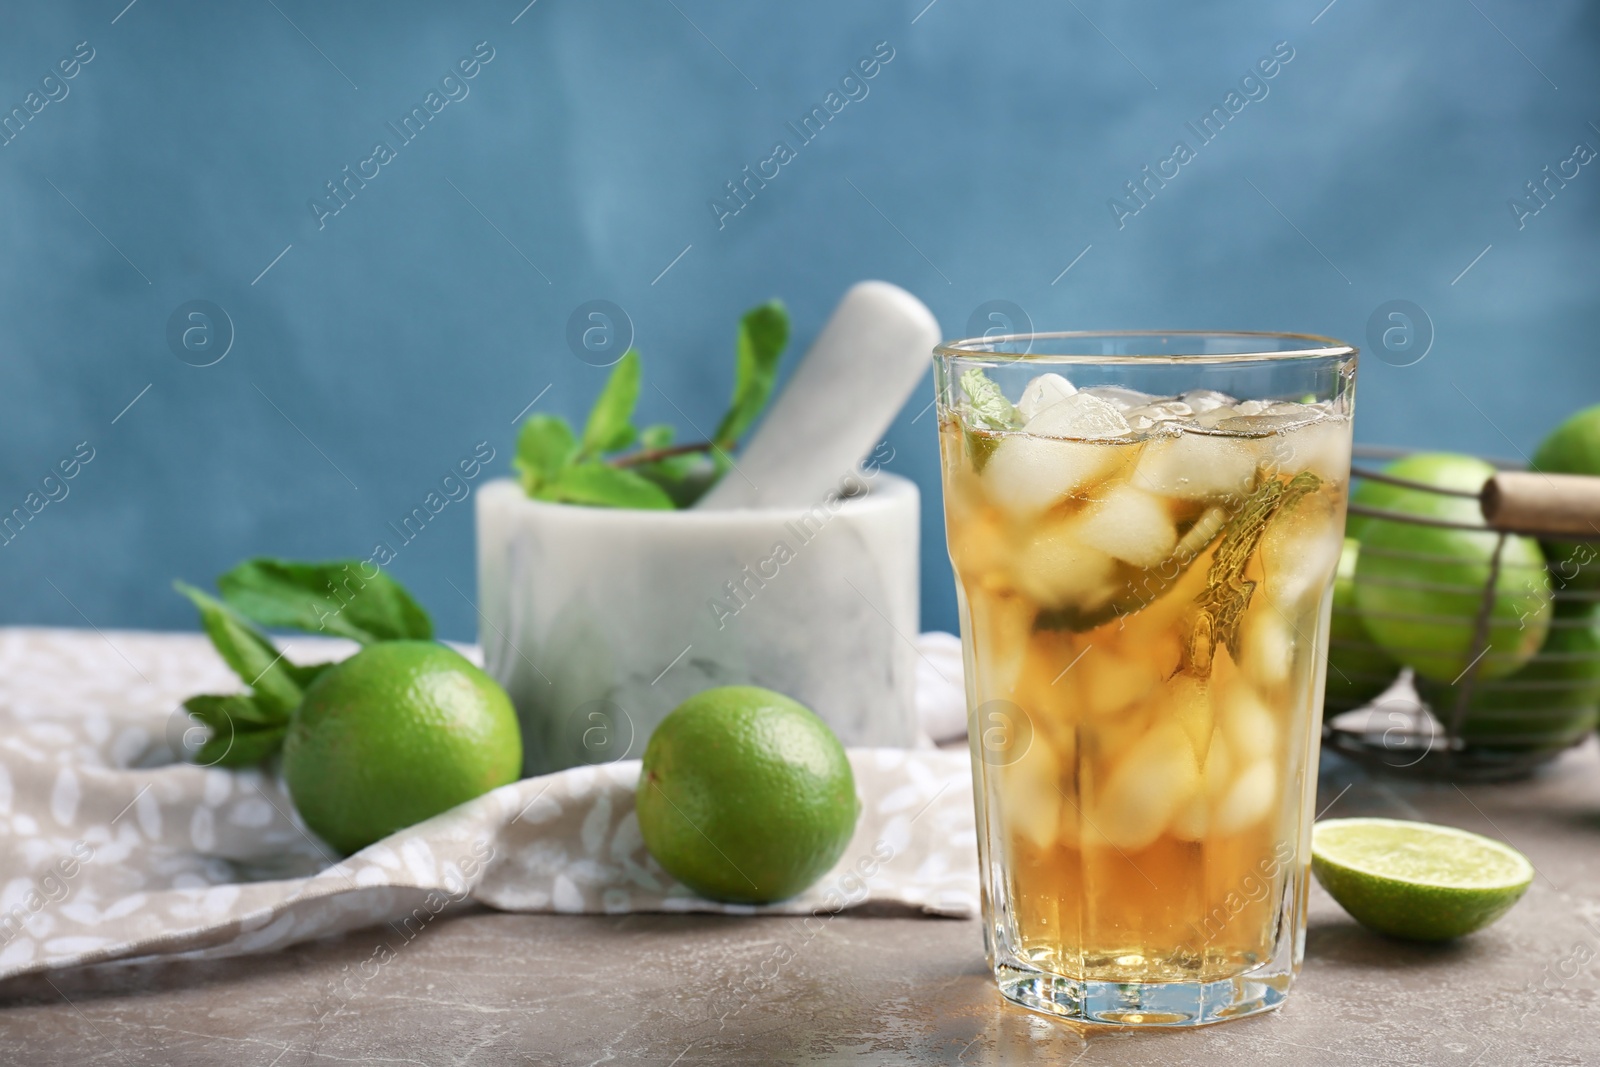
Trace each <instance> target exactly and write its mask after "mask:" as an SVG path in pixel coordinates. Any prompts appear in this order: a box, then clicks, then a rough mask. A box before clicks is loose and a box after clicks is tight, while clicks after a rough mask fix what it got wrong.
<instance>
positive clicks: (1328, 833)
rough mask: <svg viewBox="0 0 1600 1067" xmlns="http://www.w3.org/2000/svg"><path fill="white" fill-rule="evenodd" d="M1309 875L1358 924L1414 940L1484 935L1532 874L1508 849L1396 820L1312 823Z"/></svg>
mask: <svg viewBox="0 0 1600 1067" xmlns="http://www.w3.org/2000/svg"><path fill="white" fill-rule="evenodd" d="M1311 872H1312V873H1313V874H1314V875H1316V878H1317V881H1318V882H1320V883H1322V888H1324V889H1326V890H1327V891H1328V895H1329V896H1331V897H1333V899H1334V900H1336V901H1338V902H1339V905H1340V906H1341V907H1342V908H1344V910H1345V911H1347V912H1349V913H1350V915H1351V917H1352V918H1354V919H1355V920H1356V921H1357V922H1359V923H1360V924H1361V925H1363V926H1365V927H1367V928H1368V929H1371V930H1376V931H1377V932H1378V933H1381V934H1388V935H1389V936H1391V937H1401V938H1407V939H1409V940H1413V941H1444V940H1446V939H1448V938H1452V937H1461V936H1463V935H1465V934H1470V933H1472V932H1473V931H1475V930H1481V929H1483V928H1484V927H1485V926H1488V925H1489V924H1490V923H1492V922H1494V921H1495V920H1496V919H1498V918H1500V916H1502V915H1504V914H1505V913H1506V912H1507V911H1509V910H1510V909H1511V906H1512V905H1513V904H1515V903H1516V902H1517V901H1518V900H1520V899H1522V894H1523V893H1525V892H1527V890H1528V886H1529V885H1530V884H1532V882H1533V874H1534V871H1533V864H1531V863H1529V862H1528V860H1527V858H1526V857H1525V856H1523V854H1522V853H1520V852H1518V851H1517V850H1516V849H1514V848H1511V847H1510V846H1509V845H1503V844H1501V843H1500V842H1499V841H1494V840H1491V839H1489V838H1487V837H1483V836H1481V835H1479V834H1474V833H1469V832H1467V831H1466V830H1458V829H1456V828H1455V827H1452V826H1433V825H1430V824H1428V823H1420V822H1402V821H1400V820H1398V819H1328V820H1325V821H1323V822H1319V823H1317V825H1316V826H1315V827H1313V828H1312V831H1311Z"/></svg>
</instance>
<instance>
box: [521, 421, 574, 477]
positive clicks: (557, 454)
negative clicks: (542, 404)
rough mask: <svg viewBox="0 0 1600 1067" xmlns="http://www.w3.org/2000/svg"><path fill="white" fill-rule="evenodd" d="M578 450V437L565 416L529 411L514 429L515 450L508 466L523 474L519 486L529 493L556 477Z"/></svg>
mask: <svg viewBox="0 0 1600 1067" xmlns="http://www.w3.org/2000/svg"><path fill="white" fill-rule="evenodd" d="M577 454H578V439H577V438H576V437H574V436H573V434H572V427H571V426H568V425H567V420H566V419H563V418H561V417H560V416H557V415H530V416H529V417H528V418H527V419H526V420H524V421H523V423H522V429H521V430H519V431H518V432H517V454H516V456H515V457H513V458H512V460H511V466H512V467H514V468H515V469H516V471H517V474H518V475H520V476H521V478H522V488H523V490H524V491H525V492H526V493H527V494H528V495H529V496H532V495H533V494H534V493H535V492H537V491H538V489H539V487H540V486H543V485H545V484H547V483H549V482H552V481H555V479H556V478H558V477H560V475H561V472H562V471H563V470H565V469H566V468H567V465H568V464H570V463H571V462H572V459H573V457H574V456H576V455H577Z"/></svg>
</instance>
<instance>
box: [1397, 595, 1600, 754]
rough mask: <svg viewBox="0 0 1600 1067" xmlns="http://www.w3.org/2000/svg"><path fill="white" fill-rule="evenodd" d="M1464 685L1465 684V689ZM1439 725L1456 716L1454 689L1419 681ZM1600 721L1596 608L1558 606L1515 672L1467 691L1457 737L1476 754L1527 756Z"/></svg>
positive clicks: (1599, 615) (1599, 610) (1562, 743)
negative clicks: (1532, 652)
mask: <svg viewBox="0 0 1600 1067" xmlns="http://www.w3.org/2000/svg"><path fill="white" fill-rule="evenodd" d="M1463 684H1464V683H1463ZM1417 691H1418V693H1419V694H1420V695H1421V696H1422V699H1424V700H1426V701H1427V702H1428V705H1429V706H1430V707H1432V708H1433V711H1434V714H1435V715H1436V716H1437V717H1438V719H1439V720H1440V721H1441V722H1445V723H1449V722H1450V721H1451V716H1452V715H1453V714H1454V713H1455V708H1456V698H1457V690H1456V689H1455V687H1453V686H1448V685H1441V684H1439V683H1437V682H1430V681H1428V680H1427V679H1425V678H1419V679H1418V680H1417ZM1596 721H1600V607H1597V606H1596V605H1595V604H1593V603H1589V602H1585V601H1569V600H1558V601H1557V602H1556V609H1555V614H1554V616H1552V618H1551V620H1550V635H1549V636H1548V637H1546V638H1545V639H1544V645H1543V647H1541V648H1540V649H1539V654H1538V655H1537V656H1535V657H1534V658H1533V659H1532V660H1530V661H1529V662H1528V664H1527V666H1525V667H1523V668H1522V669H1521V670H1519V671H1517V672H1516V673H1515V674H1511V675H1507V676H1506V677H1505V678H1503V679H1500V680H1497V681H1478V682H1476V683H1474V685H1473V687H1472V693H1471V695H1470V696H1469V698H1468V703H1467V707H1466V711H1465V713H1464V714H1463V715H1462V718H1461V727H1460V736H1461V738H1462V740H1464V741H1466V742H1467V744H1469V745H1472V746H1474V747H1477V748H1496V749H1503V750H1506V751H1511V752H1527V751H1539V750H1547V749H1548V750H1554V749H1562V748H1566V747H1567V746H1568V745H1570V744H1573V743H1574V742H1576V741H1577V740H1578V739H1579V738H1581V737H1583V735H1584V734H1587V733H1588V732H1589V731H1590V730H1592V729H1594V726H1595V723H1596Z"/></svg>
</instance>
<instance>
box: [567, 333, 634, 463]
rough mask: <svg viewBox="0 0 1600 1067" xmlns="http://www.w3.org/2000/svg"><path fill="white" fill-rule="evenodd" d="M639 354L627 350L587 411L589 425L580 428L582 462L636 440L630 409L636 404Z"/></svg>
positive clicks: (625, 446) (632, 350)
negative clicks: (581, 429) (581, 432)
mask: <svg viewBox="0 0 1600 1067" xmlns="http://www.w3.org/2000/svg"><path fill="white" fill-rule="evenodd" d="M639 372H640V368H639V353H638V351H637V350H635V349H632V348H630V349H628V350H627V351H626V352H624V353H623V354H622V358H621V359H620V360H618V361H617V365H616V366H615V367H613V368H612V370H611V376H610V377H609V378H607V379H606V384H605V388H603V389H601V390H600V396H599V397H598V398H597V399H596V400H595V402H594V407H593V408H591V409H590V411H589V421H588V423H587V424H586V425H585V426H584V428H583V447H582V449H580V451H579V455H580V456H581V457H584V458H588V457H592V456H603V455H605V454H606V453H608V452H616V451H618V450H620V449H624V448H627V447H628V446H629V445H631V444H633V442H634V439H635V438H636V437H638V436H639V433H638V431H637V430H635V429H634V428H633V409H634V405H636V404H638V402H639V376H640V375H639Z"/></svg>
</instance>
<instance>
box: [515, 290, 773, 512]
mask: <svg viewBox="0 0 1600 1067" xmlns="http://www.w3.org/2000/svg"><path fill="white" fill-rule="evenodd" d="M788 341H789V315H788V312H787V311H785V309H784V306H783V304H782V302H780V301H777V300H772V301H768V302H767V303H765V304H762V305H760V306H759V307H755V308H751V309H750V310H749V311H747V312H745V314H744V316H743V317H742V318H741V319H740V320H739V332H738V336H737V339H736V341H735V345H734V380H733V397H732V399H731V400H730V401H729V405H728V410H727V413H726V414H724V415H723V416H722V420H721V421H720V422H718V424H717V429H716V432H715V433H714V434H712V437H711V439H710V440H708V441H694V442H691V443H687V444H674V443H673V441H674V439H675V438H676V436H677V435H676V431H675V430H674V429H673V427H671V426H669V425H665V424H657V425H652V426H646V427H644V428H643V429H639V428H636V427H635V426H634V424H633V412H634V408H635V407H636V406H637V405H638V401H639V388H640V383H641V380H642V369H641V362H640V359H639V353H638V352H637V351H636V350H634V349H631V348H630V349H629V350H628V351H627V352H626V353H624V355H623V357H622V358H621V359H620V360H618V361H617V364H616V367H615V368H614V369H613V370H612V372H611V376H610V377H609V378H608V379H607V380H606V384H605V386H604V387H603V388H602V389H601V390H600V396H599V397H598V398H597V399H596V400H595V403H594V407H593V408H592V409H591V410H590V412H589V419H588V421H587V422H586V423H585V424H584V427H583V433H582V435H581V436H580V435H579V434H577V433H576V432H574V431H573V428H572V426H571V424H569V423H568V422H567V420H565V419H563V418H561V417H560V416H559V415H531V416H529V417H528V418H527V419H526V420H524V421H523V423H522V429H521V430H520V431H519V432H518V435H517V452H516V456H515V457H514V458H513V459H512V466H513V467H514V468H515V469H516V471H517V475H518V477H519V478H520V479H521V481H522V487H523V489H524V490H526V491H527V494H528V495H529V496H530V497H532V498H533V499H535V500H544V501H550V502H552V503H564V504H585V505H589V506H592V507H612V508H643V509H658V510H669V509H672V508H687V507H690V506H691V505H693V504H694V502H695V501H696V500H699V499H700V497H701V496H703V495H704V494H705V492H706V490H708V489H710V488H711V487H712V486H713V485H714V484H716V481H717V479H718V478H720V477H722V476H723V475H724V474H725V473H726V472H727V471H728V469H729V468H730V467H731V466H732V461H731V460H729V458H728V453H730V452H731V451H733V449H735V448H736V447H737V446H738V444H739V440H740V439H741V438H742V437H743V436H744V434H745V433H746V432H747V431H748V430H749V429H750V427H751V426H752V425H754V423H755V421H756V419H757V418H759V417H760V415H761V411H762V409H763V408H765V407H766V404H767V401H768V400H769V399H770V398H771V396H772V387H773V383H774V382H775V380H776V378H777V371H778V359H779V357H781V356H782V355H783V350H784V347H785V345H787V344H788Z"/></svg>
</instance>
